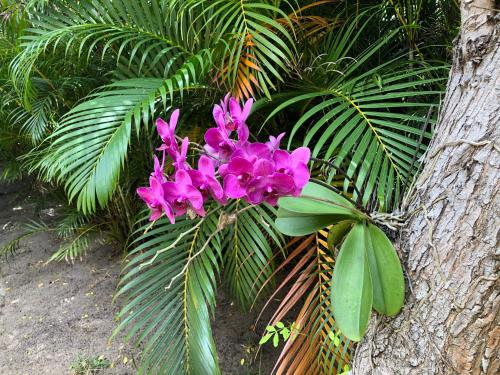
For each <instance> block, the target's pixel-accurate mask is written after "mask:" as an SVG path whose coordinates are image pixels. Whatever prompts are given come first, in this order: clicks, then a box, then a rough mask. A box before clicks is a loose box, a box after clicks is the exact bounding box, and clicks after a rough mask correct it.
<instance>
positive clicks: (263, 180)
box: [137, 94, 311, 223]
mask: <svg viewBox="0 0 500 375" xmlns="http://www.w3.org/2000/svg"><path fill="white" fill-rule="evenodd" d="M252 104H253V99H249V100H247V102H246V103H244V105H243V106H240V103H239V102H238V101H237V100H236V99H235V98H231V97H230V95H229V94H228V95H226V96H225V97H224V99H223V100H222V101H221V102H220V104H217V105H215V106H214V109H213V117H214V120H215V123H216V125H217V127H213V128H210V129H208V130H207V131H206V132H205V135H204V139H205V142H206V144H205V145H204V146H203V147H204V150H205V151H206V153H207V154H208V155H201V156H200V158H199V160H198V168H197V169H193V168H192V167H191V166H190V165H189V163H188V162H187V155H188V148H189V139H188V138H187V137H185V138H184V139H183V140H182V142H181V144H180V147H179V144H178V142H177V139H176V136H175V129H176V126H177V121H178V118H179V110H178V109H176V110H175V111H174V112H173V113H172V115H171V116H170V120H169V122H168V123H167V122H165V121H164V120H162V119H158V120H157V121H156V127H157V130H158V134H159V135H160V138H161V140H162V142H163V143H162V145H161V146H160V147H159V148H158V150H160V151H162V152H163V158H162V162H161V163H160V160H159V159H158V157H156V156H154V171H153V173H152V174H151V177H150V186H149V187H141V188H139V189H137V194H138V195H139V196H140V197H141V199H142V200H144V201H145V202H146V204H147V206H148V207H149V208H150V209H151V217H150V220H157V219H158V218H159V217H161V215H162V214H163V213H165V215H166V216H167V217H168V219H169V220H170V222H172V223H173V222H174V221H175V217H177V216H181V215H185V214H186V213H187V214H188V215H190V216H192V215H199V216H204V215H205V209H204V207H203V205H204V203H205V202H207V201H208V200H209V198H210V197H211V198H213V200H215V201H216V202H218V203H219V204H221V205H225V204H226V203H227V199H228V198H232V199H243V200H245V201H246V202H248V203H250V204H254V205H256V204H260V203H263V202H267V203H268V204H270V205H273V206H274V205H276V204H277V202H278V199H279V198H280V197H283V196H287V195H292V196H297V195H299V194H300V192H301V191H302V188H303V187H304V185H305V184H306V183H307V182H308V181H309V178H310V173H309V169H308V167H307V164H308V163H309V159H310V157H311V152H310V150H309V149H308V148H307V147H299V148H298V149H296V150H294V151H293V152H292V153H289V152H288V151H285V150H281V149H280V148H279V147H280V142H281V140H282V139H283V137H284V136H285V133H281V134H279V135H278V136H277V137H274V136H270V137H269V141H268V142H266V143H260V142H249V141H248V139H249V135H250V133H249V129H248V125H247V123H246V121H247V119H248V116H249V115H250V111H251V108H252ZM233 131H236V133H237V139H234V138H232V137H231V134H232V132H233ZM166 154H168V155H169V157H170V158H171V160H172V164H173V167H174V174H173V176H170V177H169V176H167V175H165V174H164V167H165V155H166ZM218 178H219V179H220V180H221V181H222V182H223V183H222V184H221V183H220V181H219V180H218Z"/></svg>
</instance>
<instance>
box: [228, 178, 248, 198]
mask: <svg viewBox="0 0 500 375" xmlns="http://www.w3.org/2000/svg"><path fill="white" fill-rule="evenodd" d="M224 192H225V193H226V195H227V196H228V197H229V198H233V199H238V198H241V197H244V196H245V194H246V190H245V189H244V188H243V187H241V185H240V181H239V180H238V177H236V176H235V175H233V174H228V175H226V176H225V177H224Z"/></svg>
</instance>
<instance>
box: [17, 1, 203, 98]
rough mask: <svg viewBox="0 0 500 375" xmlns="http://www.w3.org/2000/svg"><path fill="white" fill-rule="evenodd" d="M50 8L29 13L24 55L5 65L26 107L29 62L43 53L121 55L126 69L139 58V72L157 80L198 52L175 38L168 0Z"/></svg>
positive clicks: (172, 10)
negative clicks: (145, 70)
mask: <svg viewBox="0 0 500 375" xmlns="http://www.w3.org/2000/svg"><path fill="white" fill-rule="evenodd" d="M49 6H50V7H51V11H47V10H45V11H43V12H41V13H40V14H37V13H36V12H35V14H34V15H33V17H32V19H31V20H30V21H31V24H32V27H31V28H29V29H28V30H27V36H25V37H24V42H23V43H22V47H23V51H22V53H20V54H19V55H18V56H17V57H16V58H15V59H14V60H13V61H12V63H11V65H10V69H11V78H12V81H13V83H14V86H15V88H16V89H17V91H18V92H19V95H20V96H21V97H22V98H23V99H24V102H25V105H26V106H29V102H30V100H31V99H32V98H33V95H34V90H33V87H32V86H31V84H30V79H29V78H30V76H31V73H32V71H33V69H34V64H35V62H36V61H37V59H38V58H39V57H40V56H42V55H43V54H44V53H45V52H46V51H47V50H48V49H53V50H55V49H57V48H61V49H63V50H64V51H65V53H66V54H68V53H76V54H77V55H78V56H83V57H85V58H86V59H87V60H88V59H90V58H91V57H92V58H95V54H100V55H102V56H103V57H104V56H105V55H106V54H107V53H111V54H112V55H113V56H116V58H117V61H119V60H120V58H121V57H123V56H126V58H127V60H128V65H129V66H130V65H131V64H132V63H135V62H137V60H136V59H139V61H140V63H139V65H138V66H139V68H138V69H139V71H140V70H141V69H142V67H143V66H144V65H145V64H146V65H147V66H148V69H149V70H151V69H153V70H156V71H155V73H156V74H155V76H156V77H166V76H168V75H170V74H171V72H173V71H176V70H177V69H179V68H180V67H181V66H182V65H183V64H184V62H185V61H186V59H188V58H190V57H192V56H193V55H194V54H195V53H196V52H198V51H199V50H200V49H202V48H196V47H200V44H199V43H197V42H196V40H194V39H193V38H190V37H189V36H188V35H187V34H181V35H179V33H178V31H177V29H178V28H177V27H176V26H177V23H176V19H175V15H176V13H175V8H174V7H172V6H170V4H169V2H165V1H159V0H153V1H148V2H144V1H142V2H137V1H135V0H117V1H112V2H110V1H106V0H83V1H58V0H56V1H51V2H50V5H48V7H49ZM172 14H173V16H172ZM171 17H174V18H173V19H172V18H171ZM186 22H187V21H186ZM174 38H175V39H174ZM192 51H194V52H192ZM160 66H161V67H163V69H160V68H159V67H160Z"/></svg>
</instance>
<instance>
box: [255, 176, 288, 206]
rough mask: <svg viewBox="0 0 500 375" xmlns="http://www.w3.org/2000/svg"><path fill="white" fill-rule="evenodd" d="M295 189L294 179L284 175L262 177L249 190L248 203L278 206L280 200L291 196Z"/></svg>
mask: <svg viewBox="0 0 500 375" xmlns="http://www.w3.org/2000/svg"><path fill="white" fill-rule="evenodd" d="M294 189H295V184H294V181H293V178H292V177H291V176H289V175H286V174H283V173H274V174H272V175H267V176H262V177H261V178H256V179H255V180H253V181H252V182H251V183H250V184H249V185H248V188H247V197H248V201H249V202H250V203H252V204H260V203H262V202H267V203H269V204H270V205H271V206H276V204H277V203H278V199H279V198H280V197H283V196H285V195H290V194H292V193H293V191H294Z"/></svg>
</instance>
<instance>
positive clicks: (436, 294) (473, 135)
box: [353, 0, 500, 375]
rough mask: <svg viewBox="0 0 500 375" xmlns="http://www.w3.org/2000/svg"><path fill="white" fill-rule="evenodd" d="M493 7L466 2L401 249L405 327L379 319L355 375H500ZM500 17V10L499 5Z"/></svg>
mask: <svg viewBox="0 0 500 375" xmlns="http://www.w3.org/2000/svg"><path fill="white" fill-rule="evenodd" d="M493 8H495V2H494V1H493V0H462V1H461V12H462V27H461V33H460V36H459V38H457V41H456V45H455V53H454V62H453V66H452V69H451V72H450V79H449V82H448V87H447V91H446V97H445V100H444V103H443V106H442V108H441V111H440V118H439V121H438V124H437V126H436V129H435V138H434V139H433V141H432V143H431V145H430V148H429V151H428V153H427V156H426V160H425V167H424V169H423V171H422V174H421V176H420V177H419V178H418V180H417V182H416V184H415V186H416V188H415V190H414V192H413V194H412V195H411V199H412V202H411V203H410V204H409V210H408V212H414V215H413V216H412V217H411V219H410V220H409V222H408V223H407V226H406V230H404V231H402V233H401V237H400V240H399V243H398V244H397V245H398V246H397V247H398V248H399V250H400V252H401V254H402V257H403V264H404V266H405V268H406V273H407V276H408V286H409V288H408V291H407V301H406V304H405V307H404V308H403V311H402V312H401V313H400V314H399V315H398V316H397V317H396V318H392V319H390V318H381V317H374V318H373V322H372V324H371V326H370V329H369V332H368V334H367V336H366V337H365V339H364V340H363V342H362V343H361V344H360V345H359V346H358V349H357V352H356V356H355V358H354V364H353V372H354V374H356V375H357V374H377V375H378V374H380V375H391V374H398V375H399V374H419V375H422V374H425V375H426V374H499V373H500V358H499V342H500V325H499V323H500V317H499V309H500V291H499V288H498V286H499V277H498V256H499V250H498V249H499V246H498V229H499V228H500V202H499V201H500V199H499V194H498V193H499V185H500V179H499V177H500V155H499V149H500V145H499V144H498V141H499V135H500V48H499V34H500V27H499V15H498V13H496V14H495V11H494V10H492V9H493ZM497 8H498V6H497Z"/></svg>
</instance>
